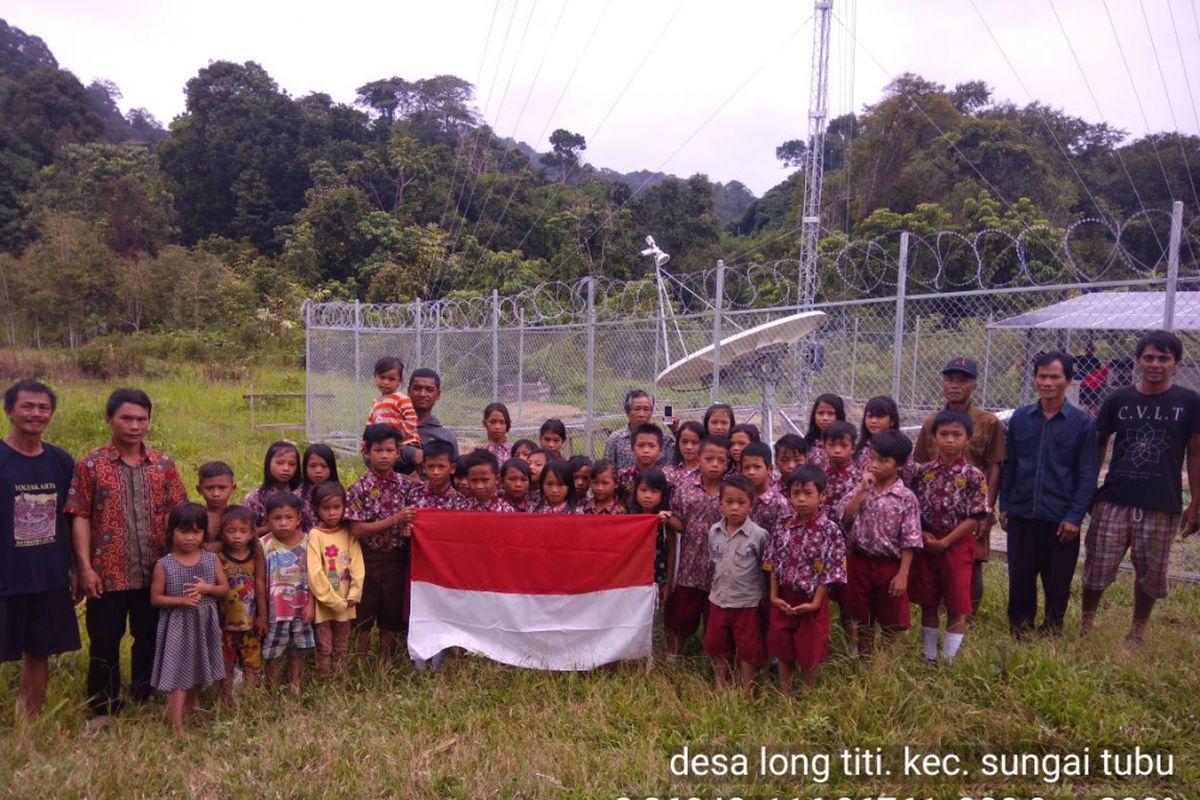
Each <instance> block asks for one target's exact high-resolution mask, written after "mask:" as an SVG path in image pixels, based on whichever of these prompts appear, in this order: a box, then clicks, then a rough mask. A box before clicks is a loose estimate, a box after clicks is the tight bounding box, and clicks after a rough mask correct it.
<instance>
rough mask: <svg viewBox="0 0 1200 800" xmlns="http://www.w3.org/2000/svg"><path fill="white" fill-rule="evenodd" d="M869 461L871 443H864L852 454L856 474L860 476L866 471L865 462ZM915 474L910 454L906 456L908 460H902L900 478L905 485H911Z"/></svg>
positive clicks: (915, 464)
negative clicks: (856, 469)
mask: <svg viewBox="0 0 1200 800" xmlns="http://www.w3.org/2000/svg"><path fill="white" fill-rule="evenodd" d="M870 462H871V445H870V444H865V445H863V446H862V447H861V448H859V450H858V452H856V453H855V454H854V466H855V467H857V468H858V474H859V476H860V477H861V476H862V474H863V473H864V472H866V471H867V464H869V463H870ZM916 475H917V462H916V461H913V457H912V454H911V453H910V454H909V456H908V460H907V461H905V462H904V466H902V467H900V480H902V481H904V485H905V486H912V483H913V478H915V477H916Z"/></svg>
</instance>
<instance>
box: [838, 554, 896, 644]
mask: <svg viewBox="0 0 1200 800" xmlns="http://www.w3.org/2000/svg"><path fill="white" fill-rule="evenodd" d="M846 568H847V569H846V571H847V573H848V575H849V581H848V582H847V583H846V605H845V606H843V611H846V612H849V615H850V619H852V620H855V621H856V622H861V623H864V624H866V625H872V624H874V623H876V622H878V623H879V625H880V626H881V627H884V628H891V629H893V630H899V631H904V630H908V628H909V626H910V625H911V624H912V619H911V618H910V617H909V609H908V592H907V591H905V592H903V593H902V594H901V595H900V596H899V597H892V596H891V595H890V594H889V593H888V584H890V583H891V582H892V578H894V577H896V573H897V572H899V571H900V559H898V558H874V557H872V556H864V555H862V554H861V553H856V552H854V551H851V552H850V553H849V555H848V556H847V559H846Z"/></svg>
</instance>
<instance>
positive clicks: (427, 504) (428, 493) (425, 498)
mask: <svg viewBox="0 0 1200 800" xmlns="http://www.w3.org/2000/svg"><path fill="white" fill-rule="evenodd" d="M406 499H407V500H408V504H409V505H410V506H413V507H415V508H437V509H442V510H444V511H461V510H462V508H463V505H464V504H465V502H466V498H465V497H463V496H462V495H461V494H459V493H458V490H457V489H455V488H454V487H453V486H452V485H450V482H449V481H447V482H446V485H445V486H443V487H442V489H441V491H435V490H434V489H433V487H431V486H430V485H429V484H428V483H416V482H415V481H414V482H412V483H411V485H410V486H409V487H408V496H407V498H406Z"/></svg>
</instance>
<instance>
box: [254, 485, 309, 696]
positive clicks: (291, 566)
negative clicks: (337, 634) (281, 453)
mask: <svg viewBox="0 0 1200 800" xmlns="http://www.w3.org/2000/svg"><path fill="white" fill-rule="evenodd" d="M266 509H267V524H268V525H269V526H270V532H269V533H268V534H267V537H266V540H265V541H264V543H263V556H264V557H265V558H266V563H267V632H266V634H265V635H264V636H263V644H262V655H263V660H264V661H265V662H266V664H267V676H268V677H269V678H270V679H271V682H272V683H276V684H278V683H279V681H280V679H281V678H282V677H283V672H284V666H285V665H286V667H287V682H288V686H289V687H290V688H291V690H292V693H293V694H299V693H300V675H301V672H302V671H303V669H304V651H305V650H312V649H313V647H314V645H315V640H314V638H313V628H312V621H313V616H314V614H315V613H316V609H315V608H314V605H313V598H312V594H310V593H309V591H308V547H307V546H308V537H307V535H306V534H305V532H304V530H303V529H302V528H301V527H300V498H298V497H296V496H295V495H294V494H292V493H290V492H275V493H274V494H272V495H271V496H270V497H268V498H267V503H266Z"/></svg>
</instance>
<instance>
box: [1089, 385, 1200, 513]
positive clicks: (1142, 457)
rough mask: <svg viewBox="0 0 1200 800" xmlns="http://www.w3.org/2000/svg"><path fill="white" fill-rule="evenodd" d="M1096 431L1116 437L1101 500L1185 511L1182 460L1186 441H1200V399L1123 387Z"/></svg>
mask: <svg viewBox="0 0 1200 800" xmlns="http://www.w3.org/2000/svg"><path fill="white" fill-rule="evenodd" d="M1096 431H1097V433H1099V434H1100V435H1101V436H1104V435H1106V434H1115V435H1116V441H1115V442H1114V444H1113V455H1112V461H1111V462H1110V463H1109V465H1108V474H1107V475H1106V476H1105V478H1104V484H1103V485H1102V486H1101V487H1100V491H1099V492H1097V493H1096V499H1097V500H1104V501H1107V502H1109V503H1114V504H1116V505H1120V506H1133V507H1135V508H1142V509H1146V510H1147V511H1168V512H1171V513H1173V514H1178V513H1179V512H1180V511H1181V510H1182V509H1183V460H1184V457H1185V456H1186V454H1187V446H1188V440H1189V439H1190V438H1191V437H1193V436H1197V435H1200V394H1197V393H1196V392H1193V391H1192V390H1191V389H1184V388H1183V387H1182V386H1172V387H1171V388H1170V389H1168V390H1167V391H1165V392H1163V393H1162V394H1142V393H1141V392H1139V391H1138V390H1137V388H1136V387H1134V386H1125V387H1122V388H1120V389H1117V390H1116V391H1115V392H1113V393H1112V394H1110V395H1109V396H1108V398H1107V399H1105V401H1104V405H1102V406H1101V407H1100V413H1099V415H1098V416H1097V418H1096Z"/></svg>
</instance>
